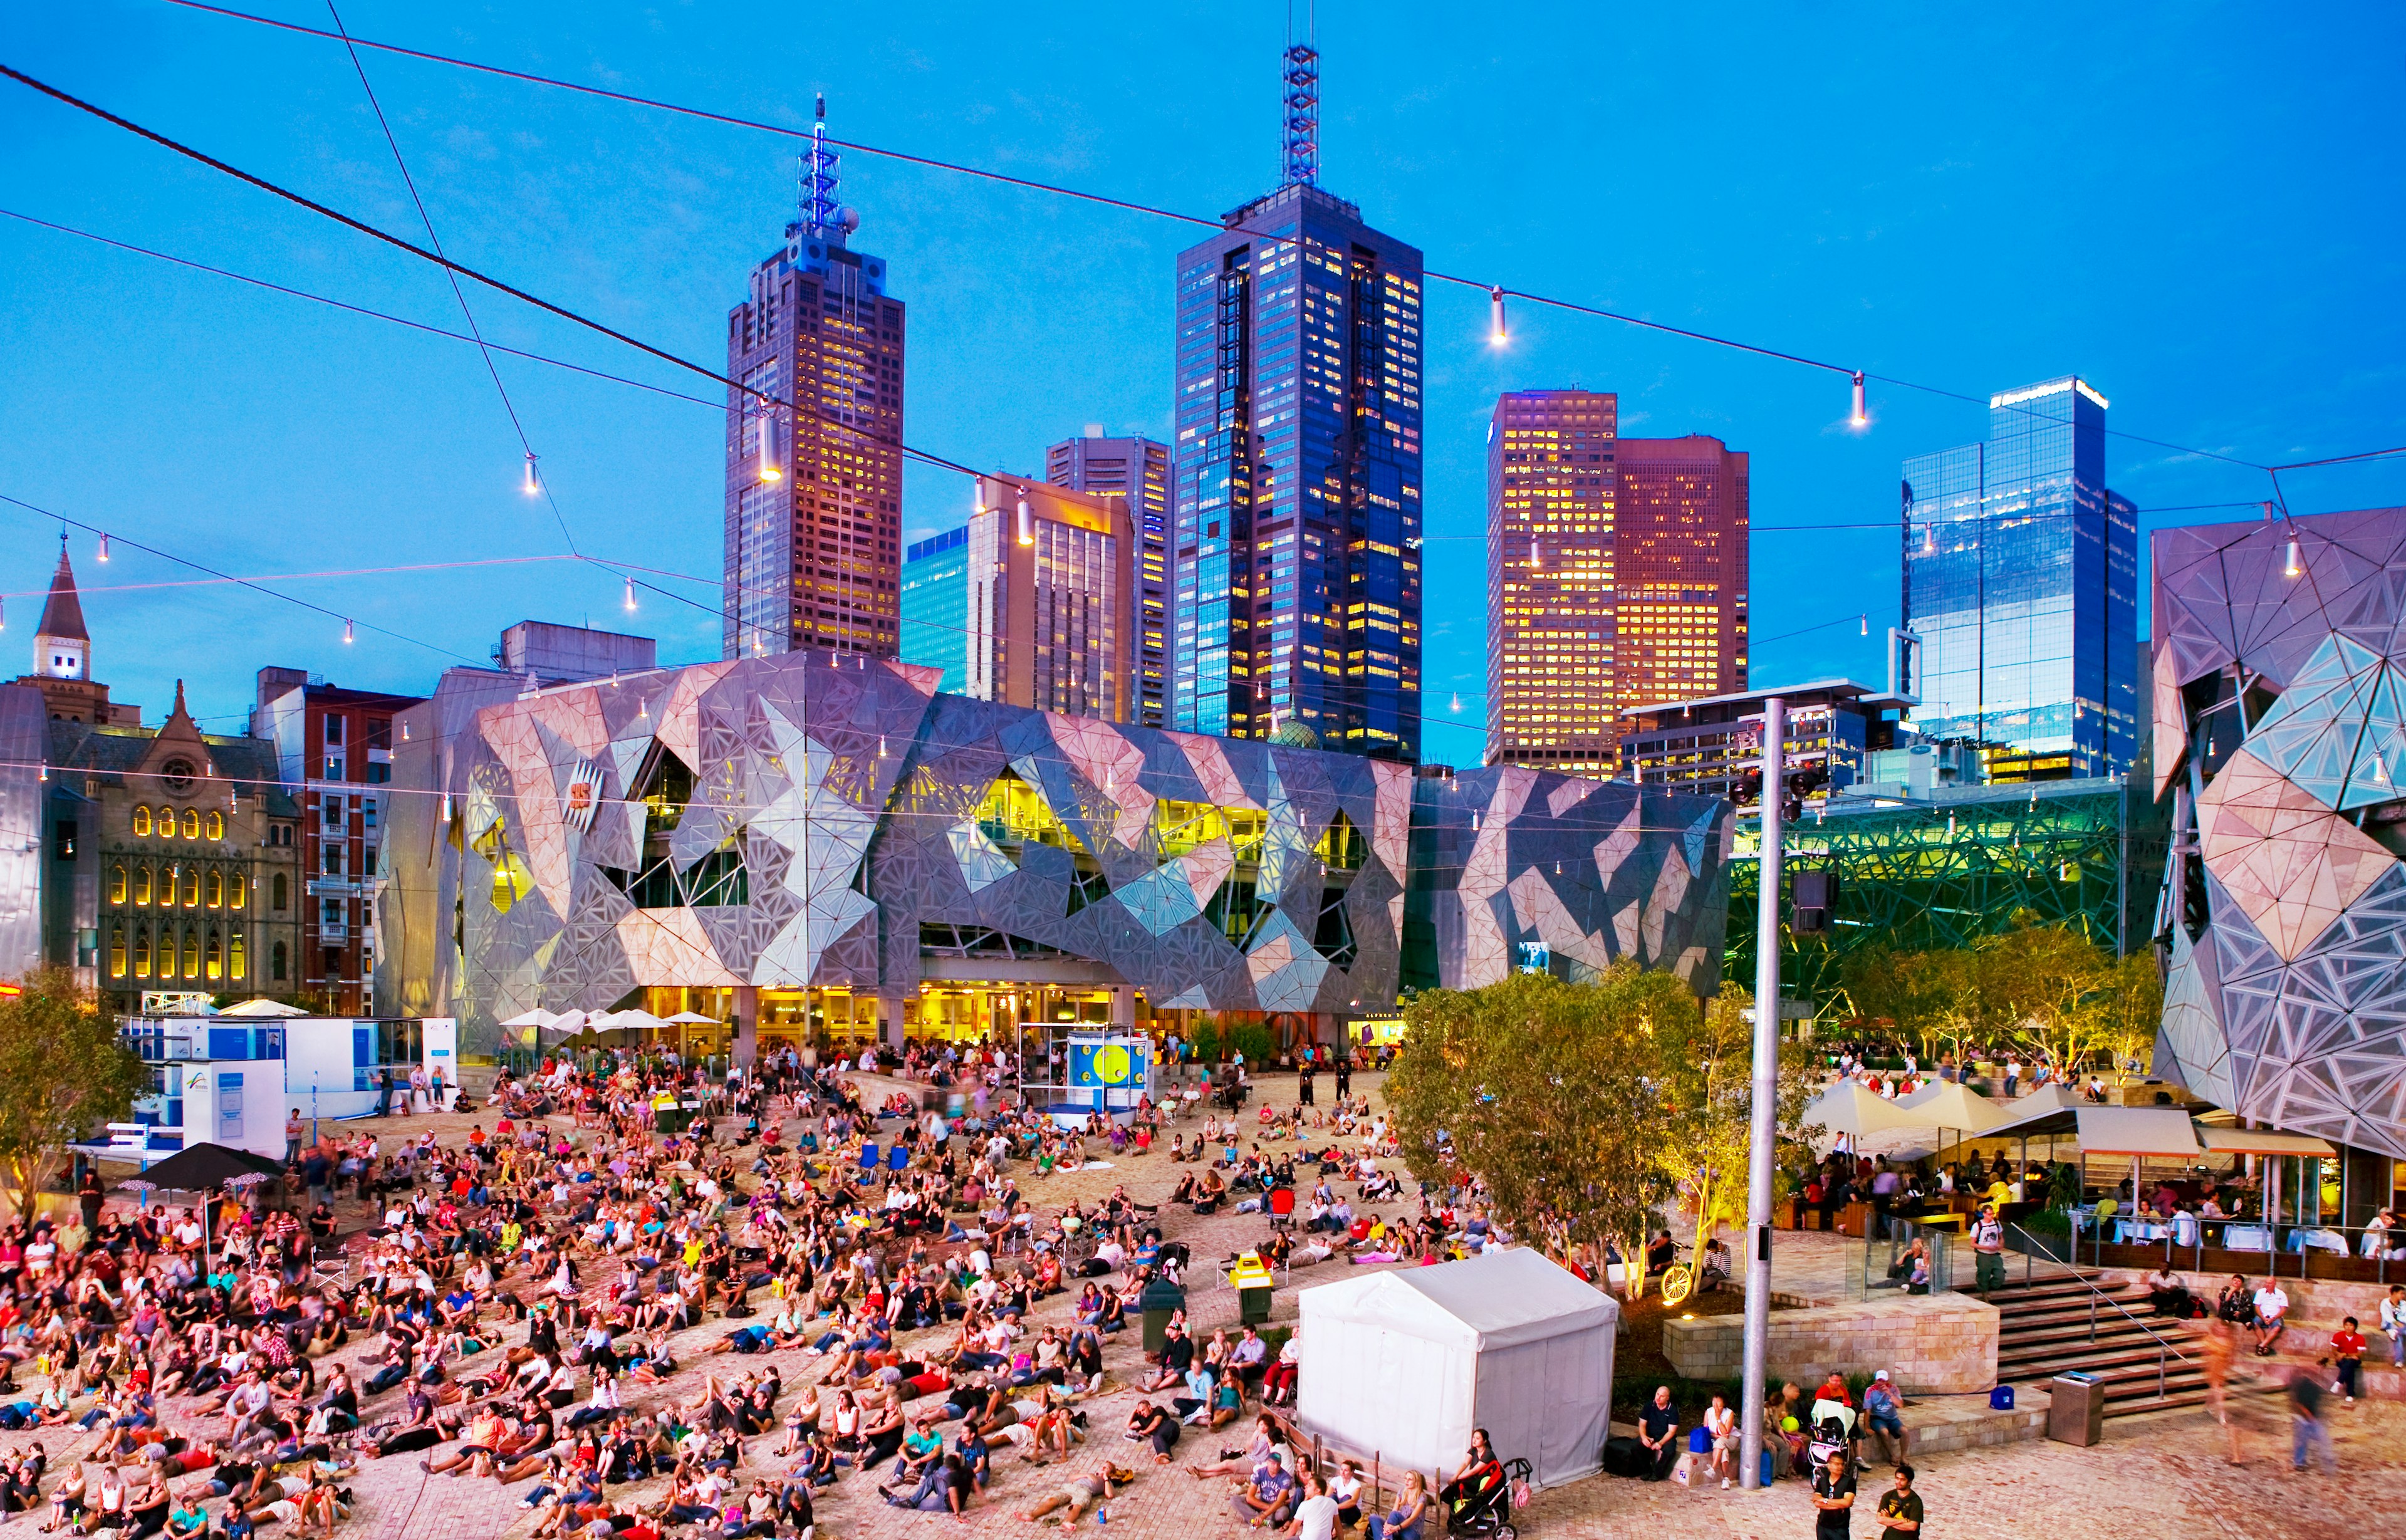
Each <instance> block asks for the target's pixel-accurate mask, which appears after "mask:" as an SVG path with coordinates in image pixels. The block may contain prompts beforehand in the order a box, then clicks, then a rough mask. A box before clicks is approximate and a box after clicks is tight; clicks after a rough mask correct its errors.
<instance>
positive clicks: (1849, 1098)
mask: <svg viewBox="0 0 2406 1540" xmlns="http://www.w3.org/2000/svg"><path fill="white" fill-rule="evenodd" d="M1804 1122H1805V1123H1807V1124H1808V1125H1809V1124H1812V1123H1819V1124H1820V1125H1821V1126H1822V1127H1823V1128H1825V1129H1827V1130H1829V1131H1830V1132H1831V1133H1833V1134H1852V1135H1854V1136H1855V1137H1858V1138H1861V1137H1862V1136H1864V1135H1866V1134H1881V1133H1886V1132H1887V1131H1888V1130H1889V1129H1891V1128H1927V1127H1931V1126H1932V1124H1930V1123H1924V1122H1922V1121H1921V1120H1920V1119H1918V1118H1911V1117H1905V1116H1903V1115H1901V1114H1900V1113H1899V1112H1898V1111H1897V1108H1896V1103H1894V1102H1892V1101H1890V1100H1889V1099H1888V1098H1887V1097H1886V1096H1883V1095H1880V1094H1879V1093H1878V1092H1876V1091H1874V1090H1872V1089H1871V1088H1870V1087H1869V1086H1867V1085H1865V1084H1863V1083H1862V1082H1861V1081H1839V1082H1838V1083H1837V1084H1835V1085H1833V1086H1832V1087H1830V1089H1829V1090H1827V1091H1824V1092H1822V1093H1821V1095H1819V1096H1818V1097H1816V1098H1814V1101H1813V1105H1812V1106H1810V1107H1807V1108H1806V1109H1804Z"/></svg>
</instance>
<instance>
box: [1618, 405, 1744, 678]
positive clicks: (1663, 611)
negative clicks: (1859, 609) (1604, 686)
mask: <svg viewBox="0 0 2406 1540" xmlns="http://www.w3.org/2000/svg"><path fill="white" fill-rule="evenodd" d="M1618 455H1619V459H1618V462H1617V471H1618V475H1617V478H1616V479H1617V480H1618V482H1619V486H1618V487H1617V489H1616V491H1615V493H1614V502H1613V525H1614V528H1613V541H1612V544H1613V583H1614V608H1615V615H1616V621H1615V628H1614V629H1615V630H1616V631H1617V633H1618V635H1617V638H1616V641H1615V643H1614V652H1613V668H1614V693H1615V694H1617V695H1618V696H1619V697H1620V699H1621V707H1622V709H1623V710H1626V709H1628V708H1629V707H1632V706H1642V705H1646V704H1648V703H1649V702H1652V701H1656V700H1672V699H1678V698H1680V697H1682V696H1696V695H1726V694H1729V693H1730V692H1732V691H1734V690H1742V689H1744V688H1746V667H1747V582H1748V570H1747V530H1748V518H1749V513H1748V461H1747V456H1746V454H1745V453H1744V452H1743V451H1740V450H1734V449H1731V448H1730V447H1729V446H1728V445H1725V444H1723V443H1722V442H1721V441H1720V440H1719V439H1717V438H1711V437H1708V436H1706V435H1705V434H1703V433H1690V434H1688V435H1687V436H1686V437H1684V438H1675V439H1629V438H1625V439H1622V440H1621V441H1620V445H1619V446H1618Z"/></svg>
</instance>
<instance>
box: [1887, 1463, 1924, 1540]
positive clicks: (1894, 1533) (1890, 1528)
mask: <svg viewBox="0 0 2406 1540" xmlns="http://www.w3.org/2000/svg"><path fill="white" fill-rule="evenodd" d="M1879 1521H1880V1526H1881V1528H1880V1540H1920V1535H1921V1494H1920V1493H1919V1492H1918V1491H1914V1490H1913V1467H1912V1466H1910V1465H1899V1466H1898V1467H1897V1468H1896V1485H1895V1486H1893V1487H1890V1488H1889V1490H1888V1491H1884V1492H1882V1493H1880V1500H1879Z"/></svg>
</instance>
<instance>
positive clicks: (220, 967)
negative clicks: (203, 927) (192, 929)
mask: <svg viewBox="0 0 2406 1540" xmlns="http://www.w3.org/2000/svg"><path fill="white" fill-rule="evenodd" d="M201 967H202V970H203V971H202V976H203V977H204V978H209V979H222V978H224V977H225V954H224V953H223V952H222V951H220V950H219V946H218V933H217V932H216V931H214V930H212V931H210V932H209V946H208V953H207V960H206V961H205V962H204V963H203V964H202V965H201Z"/></svg>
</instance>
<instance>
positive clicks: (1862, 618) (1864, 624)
mask: <svg viewBox="0 0 2406 1540" xmlns="http://www.w3.org/2000/svg"><path fill="white" fill-rule="evenodd" d="M1856 618H1857V620H1858V621H1859V622H1860V623H1861V628H1862V629H1861V630H1860V631H1858V632H1857V633H1856V634H1857V635H1859V636H1869V635H1871V634H1872V617H1871V616H1869V615H1859V616H1857V617H1856Z"/></svg>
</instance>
